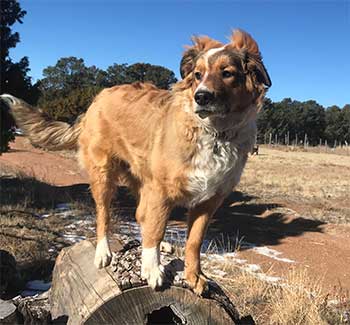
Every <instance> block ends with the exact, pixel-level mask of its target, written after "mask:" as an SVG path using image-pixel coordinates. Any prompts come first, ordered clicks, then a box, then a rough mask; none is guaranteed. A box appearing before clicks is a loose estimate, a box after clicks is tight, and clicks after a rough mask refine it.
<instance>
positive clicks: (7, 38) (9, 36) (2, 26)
mask: <svg viewBox="0 0 350 325" xmlns="http://www.w3.org/2000/svg"><path fill="white" fill-rule="evenodd" d="M25 14H26V11H25V10H23V9H21V7H20V5H19V3H18V1H15V0H6V1H0V33H1V38H0V92H1V93H10V94H12V95H14V96H17V97H20V98H23V99H25V100H26V101H28V102H29V103H32V104H33V103H35V102H36V101H37V99H38V97H39V90H38V87H37V85H34V86H33V85H32V83H31V78H30V77H29V76H28V75H27V74H28V72H29V70H30V69H29V61H28V58H27V57H23V58H22V59H21V60H20V61H19V62H13V61H12V60H11V58H10V56H9V51H10V49H11V48H14V47H16V45H17V43H18V42H19V41H20V38H19V34H18V33H17V32H12V30H11V28H12V26H13V25H14V24H15V23H21V24H22V18H23V17H24V16H25ZM0 105H1V106H0V119H1V121H0V140H1V141H0V152H1V151H7V150H8V148H9V147H8V143H9V141H12V140H13V139H14V134H13V132H12V131H11V127H13V126H14V120H13V119H12V117H11V116H10V115H9V114H8V112H7V108H6V106H5V105H3V104H0Z"/></svg>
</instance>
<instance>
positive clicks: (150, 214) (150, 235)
mask: <svg viewBox="0 0 350 325" xmlns="http://www.w3.org/2000/svg"><path fill="white" fill-rule="evenodd" d="M140 194H141V195H140V201H139V205H138V207H137V211H136V219H137V221H138V222H139V224H140V226H141V234H142V267H141V276H142V277H143V278H144V279H146V280H147V283H148V285H149V286H150V287H151V288H153V289H155V288H159V287H161V286H162V285H163V282H164V276H165V275H164V269H163V266H162V265H161V264H160V243H161V241H162V240H163V237H164V233H165V228H166V224H167V221H168V217H169V213H170V210H171V204H169V202H167V200H166V198H165V196H164V195H162V191H161V190H160V189H159V188H157V187H156V186H143V188H142V189H141V191H140Z"/></svg>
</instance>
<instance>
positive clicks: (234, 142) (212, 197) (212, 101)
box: [2, 31, 271, 294]
mask: <svg viewBox="0 0 350 325" xmlns="http://www.w3.org/2000/svg"><path fill="white" fill-rule="evenodd" d="M193 41H194V45H193V46H192V47H189V48H188V49H187V50H186V52H185V53H184V56H183V58H182V61H181V68H180V69H181V75H182V77H183V80H182V81H180V82H178V83H177V84H175V85H174V86H173V88H172V90H171V91H165V90H160V89H157V88H156V87H155V86H153V85H151V84H147V83H146V84H142V83H135V84H131V85H123V86H116V87H112V88H109V89H105V90H103V91H102V92H101V93H100V94H99V95H98V96H97V97H96V98H95V100H94V102H93V103H92V105H91V106H90V108H89V109H88V111H87V113H86V115H85V116H84V117H82V118H81V119H80V121H79V122H77V123H76V124H75V125H74V126H72V127H70V126H69V125H67V124H65V123H62V122H52V121H47V120H44V119H43V117H42V115H40V113H38V112H37V111H35V110H34V109H33V108H31V107H30V106H29V105H27V104H25V103H24V102H22V101H20V100H18V99H17V98H14V97H13V96H10V95H3V96H2V99H4V100H5V101H6V102H7V103H8V104H9V106H10V107H11V108H12V112H13V115H14V116H15V118H16V120H17V123H18V125H19V126H20V127H21V128H22V129H23V130H24V131H25V132H27V134H28V135H29V136H30V138H31V141H32V142H33V143H35V144H37V145H41V146H43V145H44V146H46V147H48V148H49V149H63V148H73V147H76V146H77V143H78V150H79V161H80V162H81V165H82V166H84V168H85V169H86V170H87V172H88V174H89V177H90V184H91V190H92V194H93V197H94V200H95V202H96V210H97V241H98V243H97V247H96V255H95V265H96V266H97V267H98V268H101V267H105V266H107V265H108V264H109V263H110V260H111V252H110V249H109V246H108V224H109V219H110V216H109V206H110V203H111V199H112V197H113V195H114V193H115V190H116V188H117V185H126V186H128V187H129V188H130V189H131V191H132V192H133V193H134V194H135V195H136V197H137V198H138V206H137V211H136V219H137V221H138V223H139V224H140V226H141V231H142V247H143V251H142V275H143V277H144V278H146V279H147V281H148V284H149V285H150V286H151V287H153V288H155V287H159V286H161V285H162V283H163V279H164V272H163V269H162V266H161V265H160V261H159V245H160V242H161V241H162V239H163V236H164V232H165V227H166V224H167V220H168V216H169V213H170V211H171V210H172V209H173V207H175V206H185V207H187V208H188V209H189V214H188V238H187V243H186V249H185V278H186V280H187V282H188V284H189V285H190V286H191V287H192V288H193V290H194V291H195V292H196V293H197V294H201V293H202V291H203V289H204V288H205V285H206V279H205V277H204V276H203V274H202V273H201V269H200V247H201V244H202V241H203V238H204V236H205V232H206V229H207V226H208V223H209V221H210V218H211V217H212V215H213V214H214V212H215V211H216V209H217V208H218V207H219V206H220V205H221V203H222V202H223V200H224V198H225V197H226V196H227V195H228V194H229V193H230V192H231V191H232V189H233V187H234V186H236V185H237V183H238V182H239V179H240V176H241V174H242V171H243V168H244V165H245V163H246V160H247V156H248V153H249V152H250V151H251V150H252V146H253V144H254V141H255V135H256V124H255V122H256V115H257V112H258V110H259V108H260V106H261V105H262V102H263V98H264V95H265V92H266V90H267V87H269V86H270V85H271V82H270V79H269V76H268V74H267V71H266V70H265V67H264V65H263V63H262V58H261V55H260V52H259V49H258V46H257V44H256V42H255V41H254V40H253V39H252V38H251V36H250V35H249V34H247V33H245V32H243V31H236V32H235V33H234V34H233V35H232V38H231V41H230V43H229V44H226V45H224V44H222V43H220V42H217V41H215V40H212V39H210V38H208V37H195V38H194V39H193Z"/></svg>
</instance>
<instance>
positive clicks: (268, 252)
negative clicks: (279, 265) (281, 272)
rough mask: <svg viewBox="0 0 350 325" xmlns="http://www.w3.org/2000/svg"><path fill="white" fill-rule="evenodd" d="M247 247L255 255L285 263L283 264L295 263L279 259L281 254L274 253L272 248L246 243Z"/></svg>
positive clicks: (282, 258) (286, 259)
mask: <svg viewBox="0 0 350 325" xmlns="http://www.w3.org/2000/svg"><path fill="white" fill-rule="evenodd" d="M247 247H248V248H250V249H251V251H253V252H255V253H257V254H260V255H264V256H267V257H270V258H272V259H274V260H276V261H279V262H285V263H295V261H293V260H291V259H289V258H285V257H279V256H280V255H282V253H281V252H279V251H276V250H275V249H272V248H269V247H266V246H256V245H254V244H251V243H247Z"/></svg>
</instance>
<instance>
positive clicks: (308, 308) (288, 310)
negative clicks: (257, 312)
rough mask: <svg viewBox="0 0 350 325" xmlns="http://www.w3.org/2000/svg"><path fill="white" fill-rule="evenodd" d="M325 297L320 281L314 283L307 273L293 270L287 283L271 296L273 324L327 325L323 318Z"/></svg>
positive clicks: (271, 318) (271, 320)
mask: <svg viewBox="0 0 350 325" xmlns="http://www.w3.org/2000/svg"><path fill="white" fill-rule="evenodd" d="M324 302H325V297H324V295H322V293H321V286H320V281H312V280H310V278H309V277H308V276H307V274H306V272H305V271H296V270H292V271H290V272H289V274H288V276H287V279H286V280H285V282H284V283H283V284H282V285H280V286H278V287H276V289H275V290H273V292H271V296H270V304H269V305H270V306H269V308H270V322H271V324H291V325H292V324H293V325H298V324H310V325H314V324H327V322H326V321H325V320H324V319H323V318H322V310H323V308H324Z"/></svg>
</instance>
